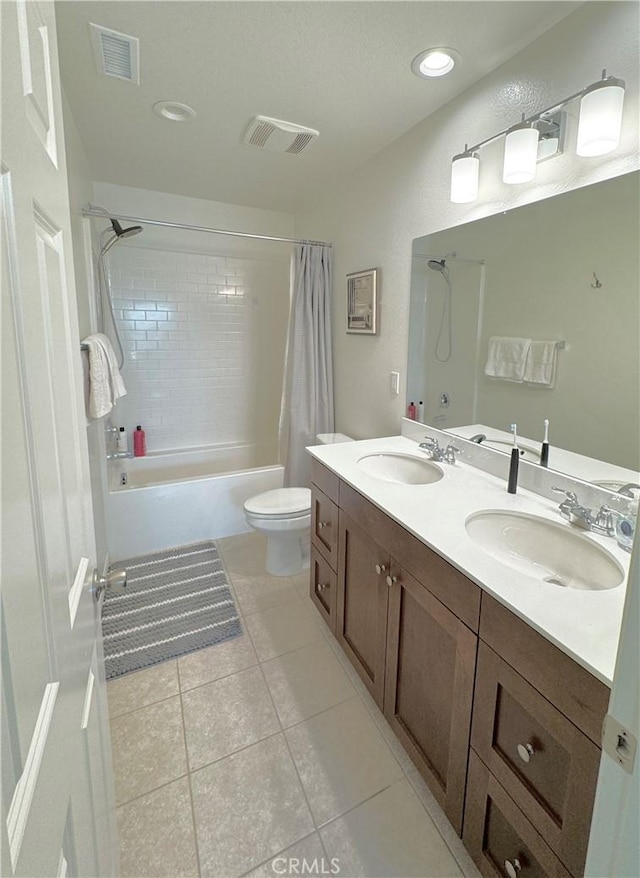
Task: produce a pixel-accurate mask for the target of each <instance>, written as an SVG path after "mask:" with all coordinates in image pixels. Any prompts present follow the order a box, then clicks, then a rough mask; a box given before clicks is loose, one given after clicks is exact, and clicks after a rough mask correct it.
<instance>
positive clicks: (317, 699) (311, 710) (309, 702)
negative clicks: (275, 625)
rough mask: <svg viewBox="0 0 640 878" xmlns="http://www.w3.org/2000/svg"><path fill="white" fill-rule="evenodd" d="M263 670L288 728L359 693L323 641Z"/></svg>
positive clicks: (280, 714) (272, 660)
mask: <svg viewBox="0 0 640 878" xmlns="http://www.w3.org/2000/svg"><path fill="white" fill-rule="evenodd" d="M262 669H263V671H264V674H265V677H266V679H267V685H268V686H269V689H270V691H271V696H272V698H273V700H274V703H275V705H276V710H277V711H278V716H279V717H280V721H281V723H282V725H283V726H285V728H286V727H287V726H292V725H294V724H295V723H299V722H302V720H305V719H308V718H309V717H311V716H313V715H314V714H316V713H320V712H321V711H323V710H326V709H327V708H329V707H334V706H335V705H336V704H340V702H342V701H346V700H347V699H349V698H353V697H354V695H355V694H356V692H355V689H354V688H353V686H352V685H351V683H350V682H349V678H348V677H347V675H346V674H345V672H344V671H343V670H342V667H341V665H340V662H339V661H338V660H337V658H336V657H335V655H334V654H333V651H332V649H331V648H330V647H329V645H328V644H327V643H325V642H324V641H319V642H318V643H312V644H311V645H310V646H304V647H302V649H297V650H296V651H295V652H289V653H287V654H286V655H283V656H280V657H279V658H275V659H271V660H270V661H268V662H265V663H264V665H263V666H262Z"/></svg>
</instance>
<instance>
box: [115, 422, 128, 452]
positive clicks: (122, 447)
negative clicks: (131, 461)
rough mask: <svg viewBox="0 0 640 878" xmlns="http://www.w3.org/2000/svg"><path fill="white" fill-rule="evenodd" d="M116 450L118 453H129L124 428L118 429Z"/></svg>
mask: <svg viewBox="0 0 640 878" xmlns="http://www.w3.org/2000/svg"><path fill="white" fill-rule="evenodd" d="M116 448H117V450H118V451H124V452H125V453H126V452H128V451H129V437H128V436H127V431H126V430H125V428H124V427H120V429H119V430H118V434H117V436H116Z"/></svg>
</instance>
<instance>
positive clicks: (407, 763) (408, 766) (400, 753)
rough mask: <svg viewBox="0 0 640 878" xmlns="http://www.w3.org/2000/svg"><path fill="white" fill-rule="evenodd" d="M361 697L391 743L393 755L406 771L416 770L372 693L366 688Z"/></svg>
mask: <svg viewBox="0 0 640 878" xmlns="http://www.w3.org/2000/svg"><path fill="white" fill-rule="evenodd" d="M360 697H361V699H362V702H363V704H364V706H365V707H366V708H367V710H368V711H369V713H370V714H371V718H372V719H373V721H374V723H375V724H376V725H377V727H378V729H379V730H380V734H381V735H382V737H383V738H384V739H385V741H386V742H387V744H388V745H389V747H390V749H391V752H392V753H393V755H394V756H395V757H396V759H397V760H398V762H399V763H400V765H401V766H402V769H403V771H404V772H405V773H408V772H410V771H415V768H416V767H415V765H414V764H413V762H412V761H411V757H410V756H409V754H408V753H407V751H406V750H405V749H404V747H403V746H402V744H401V743H400V741H399V740H398V738H397V737H396V734H395V732H394V731H393V729H392V728H391V726H390V725H389V723H388V722H387V720H386V719H385V716H384V714H383V713H382V711H381V710H380V708H379V707H378V705H377V704H376V703H375V701H374V700H373V698H372V697H371V695H370V693H369V692H368V691H366V690H365V691H364V692H361V693H360Z"/></svg>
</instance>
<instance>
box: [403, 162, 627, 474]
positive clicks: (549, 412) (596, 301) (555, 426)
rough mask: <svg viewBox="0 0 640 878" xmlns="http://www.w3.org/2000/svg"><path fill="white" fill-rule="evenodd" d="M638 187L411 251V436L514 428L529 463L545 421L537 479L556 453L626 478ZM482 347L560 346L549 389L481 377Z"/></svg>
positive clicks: (418, 244) (592, 191) (538, 205)
mask: <svg viewBox="0 0 640 878" xmlns="http://www.w3.org/2000/svg"><path fill="white" fill-rule="evenodd" d="M639 176H640V175H639V174H638V173H637V172H635V173H632V174H625V175H623V176H620V177H615V178H613V179H611V180H606V181H604V182H602V183H596V184H594V185H592V186H587V187H584V188H582V189H576V190H573V191H571V192H568V193H564V194H562V195H558V196H555V197H553V198H547V199H545V200H543V201H537V202H534V203H533V204H529V205H526V206H524V207H519V208H516V209H514V210H511V211H508V212H506V213H502V214H498V215H494V216H491V217H487V218H484V219H480V220H477V221H475V222H471V223H467V224H465V225H461V226H456V227H455V228H452V229H447V230H445V231H442V232H438V233H436V234H433V235H428V236H426V237H423V238H417V239H416V240H415V241H414V243H413V252H412V257H413V258H412V278H411V309H410V315H411V316H410V327H409V362H408V369H407V374H408V384H407V392H408V400H407V402H409V401H413V402H414V403H415V404H416V405H417V404H418V403H419V402H420V401H421V402H423V404H424V418H423V420H424V423H425V424H431V425H433V426H434V427H437V428H438V429H443V430H452V431H453V432H456V431H459V433H460V435H463V436H466V437H467V438H468V437H469V435H470V433H469V431H468V430H467V429H465V428H468V427H470V426H471V427H472V426H474V425H486V426H488V427H490V428H494V429H495V430H498V431H505V432H506V431H508V429H509V425H510V424H511V423H513V422H515V423H517V425H518V432H519V434H520V435H521V436H523V437H526V438H525V439H523V445H524V446H525V449H526V447H527V441H526V440H527V439H528V440H529V448H530V452H531V454H530V459H531V460H533V461H535V460H536V449H539V442H540V441H541V440H542V438H543V422H544V420H545V419H548V420H549V422H550V443H551V449H552V453H551V458H550V466H551V467H555V468H557V469H564V468H565V467H563V466H562V461H563V456H562V454H559V453H558V454H557V455H556V458H555V460H554V457H553V449H554V448H556V449H566V450H567V451H569V452H575V453H576V454H579V455H585V456H587V457H589V458H594V459H596V460H599V461H604V462H606V463H608V464H613V465H616V466H618V467H623V468H625V469H626V470H628V471H631V472H634V473H637V472H638V471H639V470H640V272H639V265H640V257H639V242H640V229H639V220H640V197H639V196H640V182H639ZM492 337H505V338H512V339H522V338H526V339H532V340H536V341H554V342H555V341H557V342H560V343H561V344H559V345H558V347H557V352H556V358H557V360H556V371H555V376H554V379H553V382H552V384H551V385H540V384H535V383H530V382H527V381H521V380H516V381H514V380H507V379H503V378H494V377H488V376H487V374H485V369H486V365H487V358H488V355H489V340H490V339H491V338H492ZM495 435H496V436H497V435H498V434H497V433H496V434H495ZM495 447H496V448H499V446H495ZM634 481H638V479H637V478H635V479H634Z"/></svg>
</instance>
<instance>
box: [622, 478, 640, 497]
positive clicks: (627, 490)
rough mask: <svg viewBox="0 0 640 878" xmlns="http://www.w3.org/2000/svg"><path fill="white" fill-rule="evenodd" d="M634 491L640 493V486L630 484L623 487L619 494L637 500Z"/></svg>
mask: <svg viewBox="0 0 640 878" xmlns="http://www.w3.org/2000/svg"><path fill="white" fill-rule="evenodd" d="M634 491H640V485H636V484H634V483H633V482H629V483H628V484H627V485H623V486H622V487H621V488H618V491H617V493H618V494H622V496H623V497H631V499H635V498H634V496H633V492H634Z"/></svg>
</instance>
